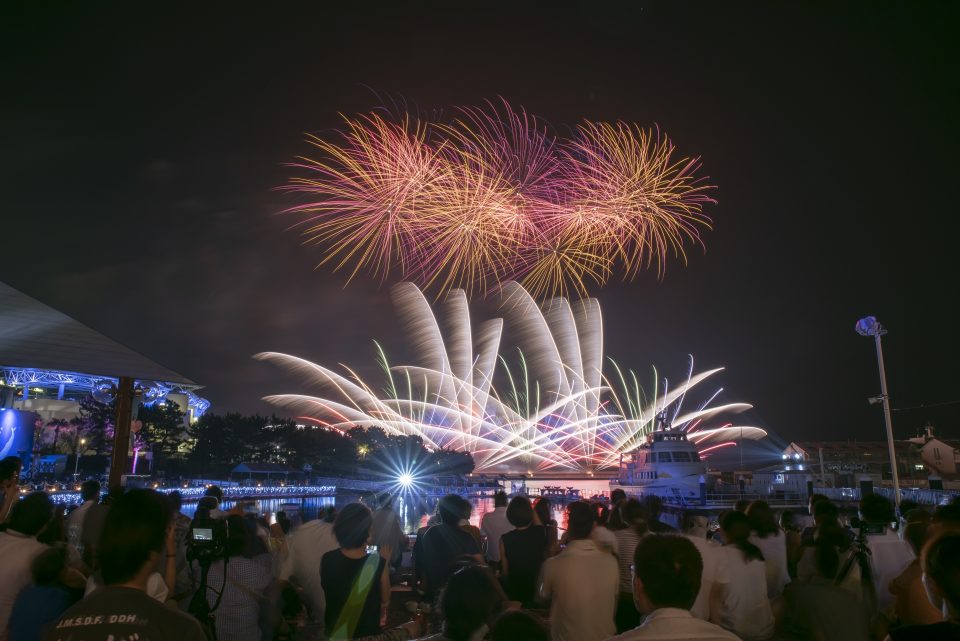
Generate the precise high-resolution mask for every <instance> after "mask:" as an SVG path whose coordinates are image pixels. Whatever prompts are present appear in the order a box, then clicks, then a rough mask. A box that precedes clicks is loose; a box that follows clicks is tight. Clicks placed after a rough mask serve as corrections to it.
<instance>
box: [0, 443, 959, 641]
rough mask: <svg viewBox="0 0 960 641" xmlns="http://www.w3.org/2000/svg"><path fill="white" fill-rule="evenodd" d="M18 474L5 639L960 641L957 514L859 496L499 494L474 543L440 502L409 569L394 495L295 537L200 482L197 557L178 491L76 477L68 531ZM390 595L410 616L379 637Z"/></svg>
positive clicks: (6, 479)
mask: <svg viewBox="0 0 960 641" xmlns="http://www.w3.org/2000/svg"><path fill="white" fill-rule="evenodd" d="M19 471H20V470H19V462H18V461H15V460H11V459H5V460H3V461H0V481H2V482H3V485H2V487H0V491H2V493H3V495H2V503H0V509H2V510H3V511H2V514H0V516H2V519H0V521H2V524H0V559H2V561H0V641H8V640H9V641H37V640H39V639H44V640H47V641H160V640H171V641H200V640H201V639H211V638H216V639H219V640H220V641H234V640H236V641H272V640H273V639H277V640H278V641H284V640H286V639H293V640H298V641H313V640H317V641H320V640H323V639H338V640H339V639H363V640H364V641H401V640H403V639H414V638H428V639H431V640H432V641H481V640H483V639H489V640H492V641H510V640H514V639H516V640H530V641H539V640H541V639H542V640H546V639H553V640H554V641H603V640H606V639H616V641H639V640H642V639H705V640H711V639H712V640H716V641H721V640H733V639H742V640H744V641H767V640H771V641H772V640H781V639H782V640H784V641H801V640H807V639H810V640H815V641H834V640H836V641H841V640H842V641H884V640H885V639H888V638H889V639H890V640H891V641H901V640H913V639H960V621H958V620H957V617H958V616H960V505H946V506H941V507H938V508H936V509H935V510H934V509H932V508H924V507H922V506H919V505H910V504H906V503H905V504H904V505H902V506H901V507H900V511H899V514H898V513H897V511H896V510H895V509H894V506H893V505H892V504H891V503H890V502H889V501H887V500H886V499H884V498H882V497H880V496H878V495H869V496H866V497H865V498H864V499H863V500H862V501H861V503H860V505H859V512H858V514H857V517H858V518H850V517H852V516H853V515H850V514H845V513H844V511H843V510H842V509H840V507H839V506H837V505H836V504H834V503H832V502H831V501H829V500H828V499H826V498H825V497H822V496H818V495H814V496H812V497H811V500H810V505H809V509H808V510H806V512H807V513H805V514H804V513H801V512H797V511H784V512H781V513H777V512H776V511H775V510H773V509H772V508H771V507H770V505H768V504H767V503H765V502H763V501H753V502H749V503H743V504H738V505H737V506H736V508H735V509H733V510H729V511H726V512H723V513H721V514H719V515H710V514H707V513H696V512H688V513H685V514H682V515H680V518H679V519H678V520H677V524H678V525H679V526H680V527H679V529H675V528H674V527H672V526H671V525H670V524H669V523H668V522H667V521H668V520H670V519H667V518H666V517H665V516H664V513H663V505H662V503H661V502H660V500H659V499H658V498H656V497H651V496H648V497H645V498H642V499H638V498H632V497H627V496H626V495H624V494H623V493H622V492H619V491H615V492H614V493H613V494H612V495H611V497H610V501H609V502H603V503H600V502H596V503H594V502H587V501H576V502H573V503H570V504H569V505H567V506H566V507H565V509H564V510H563V518H562V519H561V522H560V523H558V522H557V520H556V519H554V515H555V514H560V512H555V511H554V509H553V506H551V505H550V502H549V500H548V499H546V498H540V499H538V500H537V501H536V502H533V503H532V502H531V501H530V500H529V499H528V498H527V497H525V496H515V497H513V498H512V499H510V500H509V501H508V497H507V496H506V495H505V494H503V493H500V494H498V495H497V496H496V497H495V499H494V509H493V510H492V511H491V512H488V513H486V514H485V515H483V518H481V519H480V521H479V522H480V527H479V528H477V527H475V526H473V525H471V524H470V517H471V513H472V508H473V506H472V504H471V503H470V502H469V501H467V500H465V499H463V498H462V497H459V496H456V495H449V496H446V497H444V498H443V499H441V500H440V501H439V502H438V505H437V510H436V514H434V515H433V516H431V518H430V520H429V521H428V523H426V524H425V525H424V527H422V528H420V530H419V532H418V533H417V537H416V542H415V543H414V544H413V545H412V546H410V548H412V549H410V550H409V552H410V553H411V555H405V551H407V550H406V548H407V535H406V534H404V532H403V529H402V528H401V526H400V518H399V515H398V514H397V512H395V511H394V510H393V505H392V502H391V501H390V500H389V498H388V499H386V500H381V501H380V502H379V505H377V506H376V507H377V509H376V510H371V509H370V507H368V506H367V505H365V504H364V503H361V502H357V503H350V504H346V505H343V506H341V508H340V509H339V510H336V509H334V508H328V509H326V510H324V511H323V512H322V513H321V514H320V516H319V518H317V519H315V520H313V521H308V522H301V518H300V515H299V514H287V513H286V512H281V513H277V514H275V515H272V516H273V518H267V517H268V515H264V514H260V513H258V510H257V505H256V503H253V502H249V501H244V500H240V501H237V502H236V504H235V505H234V506H233V507H231V508H230V509H225V507H224V506H223V505H222V504H221V499H222V493H221V492H220V491H219V488H217V487H215V486H212V487H210V488H209V489H208V491H207V496H205V497H204V498H203V499H202V500H201V501H200V503H199V504H198V506H197V514H198V515H202V518H203V519H208V520H209V521H204V522H203V523H205V524H208V525H209V523H216V524H219V525H217V526H216V527H212V528H210V532H213V531H217V532H222V533H223V537H224V539H223V545H222V548H217V552H216V553H215V554H213V555H212V556H206V557H205V556H203V555H200V554H198V553H197V552H196V551H195V550H194V549H193V548H192V547H191V541H192V540H193V539H194V538H196V536H197V532H200V530H196V529H195V528H198V527H199V526H198V523H200V520H201V516H198V517H197V521H194V522H191V518H190V517H188V516H186V515H185V514H183V513H182V512H181V503H182V501H181V497H180V496H179V494H178V493H177V492H172V493H170V494H160V493H157V492H155V491H152V490H146V489H133V490H129V491H126V492H123V491H121V490H119V489H112V490H111V491H109V492H107V493H106V494H105V495H102V488H101V487H100V486H99V484H98V483H97V482H95V481H89V482H86V483H84V484H83V486H82V489H81V499H82V500H81V503H80V504H79V505H77V506H74V507H73V509H71V510H70V511H69V512H68V513H67V514H64V513H63V511H62V510H61V509H58V508H57V507H56V506H55V505H54V504H53V502H52V501H51V500H50V498H49V497H48V496H47V495H46V494H44V493H43V492H31V493H26V494H25V493H23V492H21V491H20V489H19V487H18V485H17V478H18V475H19ZM670 516H671V518H672V516H674V515H670ZM200 538H203V537H202V536H201V537H200ZM409 556H412V559H411V560H412V566H413V569H412V573H413V574H412V580H411V581H404V583H405V584H406V585H404V586H398V585H397V583H398V582H399V580H400V575H401V573H402V571H403V570H404V569H405V568H406V567H407V565H408V564H406V563H404V560H405V559H407V558H408V557H409ZM398 592H399V593H401V594H408V595H409V596H410V599H409V606H410V612H411V614H415V616H413V617H412V620H410V621H407V622H406V623H402V625H399V626H396V625H394V626H393V627H389V626H388V625H387V624H388V620H389V619H390V618H391V617H390V612H391V610H390V605H391V596H393V595H396V594H397V593H398ZM394 614H396V613H395V612H394ZM393 618H394V619H396V616H394V617H393ZM391 623H393V624H396V623H397V621H396V620H394V621H392V622H391Z"/></svg>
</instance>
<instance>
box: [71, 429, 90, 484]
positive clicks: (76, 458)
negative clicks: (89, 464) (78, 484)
mask: <svg viewBox="0 0 960 641" xmlns="http://www.w3.org/2000/svg"><path fill="white" fill-rule="evenodd" d="M86 444H87V439H85V438H81V439H79V440H78V441H77V451H76V452H75V453H74V457H73V476H74V478H76V476H77V470H78V469H79V468H80V447H81V446H83V445H86Z"/></svg>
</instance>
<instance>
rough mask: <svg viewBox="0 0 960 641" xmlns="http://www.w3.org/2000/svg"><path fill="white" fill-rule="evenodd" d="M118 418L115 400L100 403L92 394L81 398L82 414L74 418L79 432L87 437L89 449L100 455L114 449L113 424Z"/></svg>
mask: <svg viewBox="0 0 960 641" xmlns="http://www.w3.org/2000/svg"><path fill="white" fill-rule="evenodd" d="M116 418H117V407H116V404H115V402H114V401H111V402H110V403H100V402H99V401H96V400H94V398H93V397H92V396H85V397H84V398H82V399H80V416H78V417H77V418H76V419H74V421H73V423H74V425H75V426H76V430H77V432H78V433H80V434H83V437H84V438H86V439H87V445H86V448H87V449H91V450H94V451H95V452H96V453H97V454H98V455H101V454H109V453H110V452H111V451H112V450H113V425H114V421H115V420H116Z"/></svg>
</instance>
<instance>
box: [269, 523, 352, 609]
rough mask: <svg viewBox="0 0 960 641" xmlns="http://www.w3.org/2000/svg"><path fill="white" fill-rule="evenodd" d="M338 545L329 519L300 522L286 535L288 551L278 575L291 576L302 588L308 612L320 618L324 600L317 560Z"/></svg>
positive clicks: (284, 578)
mask: <svg viewBox="0 0 960 641" xmlns="http://www.w3.org/2000/svg"><path fill="white" fill-rule="evenodd" d="M338 547H340V544H339V543H337V537H336V536H334V534H333V523H327V522H326V521H323V520H315V521H310V522H308V523H304V524H303V525H301V526H300V527H298V528H297V529H296V530H294V531H293V532H292V533H291V534H290V536H289V537H287V548H288V549H289V554H288V555H287V558H286V560H285V561H284V563H283V566H282V567H281V570H280V578H281V579H283V580H287V579H290V578H292V579H293V580H294V581H295V582H296V583H297V584H298V585H299V586H300V587H302V588H303V591H304V596H305V597H306V601H307V606H308V608H309V610H310V616H311V617H312V618H313V620H314V621H316V622H323V611H324V607H325V601H324V596H323V586H321V585H320V560H321V559H322V558H323V555H324V554H326V553H327V552H329V551H331V550H336V549H337V548H338Z"/></svg>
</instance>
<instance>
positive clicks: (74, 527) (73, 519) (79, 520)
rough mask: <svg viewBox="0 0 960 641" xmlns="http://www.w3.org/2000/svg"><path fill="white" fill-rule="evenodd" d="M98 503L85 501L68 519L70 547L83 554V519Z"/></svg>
mask: <svg viewBox="0 0 960 641" xmlns="http://www.w3.org/2000/svg"><path fill="white" fill-rule="evenodd" d="M96 504H97V502H96V501H84V502H83V503H82V504H80V505H79V506H77V508H76V509H74V510H73V511H72V512H70V514H68V515H67V518H66V523H65V525H66V527H67V541H69V542H70V545H72V546H73V547H75V548H77V549H78V550H80V551H81V552H82V551H83V542H82V540H81V532H82V531H83V519H85V518H86V516H87V512H89V511H90V508H91V507H93V506H94V505H96Z"/></svg>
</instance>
